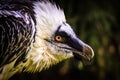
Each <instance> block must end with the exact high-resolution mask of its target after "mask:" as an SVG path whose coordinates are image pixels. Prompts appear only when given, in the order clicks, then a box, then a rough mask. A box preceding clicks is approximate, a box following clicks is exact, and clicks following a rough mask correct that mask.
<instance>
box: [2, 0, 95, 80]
mask: <svg viewBox="0 0 120 80" xmlns="http://www.w3.org/2000/svg"><path fill="white" fill-rule="evenodd" d="M93 56H94V52H93V49H92V48H91V47H90V46H89V45H87V44H85V43H84V42H82V41H81V40H80V39H79V38H78V37H77V36H76V34H75V32H74V31H73V29H72V28H71V26H70V25H69V24H68V23H67V22H66V19H65V15H64V12H63V10H62V9H60V7H59V6H58V5H56V4H55V3H54V2H50V1H48V0H36V1H35V0H34V1H33V0H1V2H0V80H8V79H9V78H10V77H11V76H13V75H14V74H15V73H19V72H32V73H34V72H40V71H41V70H44V69H47V68H49V67H50V66H52V65H55V64H57V63H59V62H60V61H62V60H65V59H68V58H71V57H75V58H77V59H84V60H86V61H90V60H91V59H92V58H93Z"/></svg>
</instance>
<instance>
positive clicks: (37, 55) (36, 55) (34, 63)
mask: <svg viewBox="0 0 120 80" xmlns="http://www.w3.org/2000/svg"><path fill="white" fill-rule="evenodd" d="M37 39H39V38H37V37H36V42H35V43H33V44H32V45H31V50H30V52H29V53H28V55H27V56H26V59H27V61H26V62H25V63H24V66H25V67H26V69H25V71H28V72H36V71H39V72H40V71H41V70H43V69H47V68H49V67H50V66H51V65H53V64H56V63H58V62H59V61H60V59H57V58H56V55H53V54H51V53H52V52H51V51H50V50H49V49H48V48H47V47H46V46H47V45H45V44H43V43H45V42H44V40H37Z"/></svg>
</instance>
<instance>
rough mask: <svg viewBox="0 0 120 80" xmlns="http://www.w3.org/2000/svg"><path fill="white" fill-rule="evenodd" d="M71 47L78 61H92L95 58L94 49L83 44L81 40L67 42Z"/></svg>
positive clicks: (72, 39) (75, 39)
mask: <svg viewBox="0 0 120 80" xmlns="http://www.w3.org/2000/svg"><path fill="white" fill-rule="evenodd" d="M67 42H68V43H69V44H68V45H69V46H70V47H72V49H73V50H72V51H73V55H74V57H75V58H76V59H78V60H81V59H82V60H85V61H90V60H91V59H92V58H93V57H94V51H93V49H92V48H91V47H90V46H89V45H87V44H85V43H84V42H82V41H81V40H80V39H78V38H77V37H76V38H71V39H69V40H68V41H67Z"/></svg>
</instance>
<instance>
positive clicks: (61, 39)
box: [55, 35, 63, 42]
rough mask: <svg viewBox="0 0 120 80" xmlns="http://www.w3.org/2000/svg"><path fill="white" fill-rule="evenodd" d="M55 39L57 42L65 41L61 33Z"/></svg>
mask: <svg viewBox="0 0 120 80" xmlns="http://www.w3.org/2000/svg"><path fill="white" fill-rule="evenodd" d="M55 41H57V42H63V38H62V37H61V36H59V35H57V36H55Z"/></svg>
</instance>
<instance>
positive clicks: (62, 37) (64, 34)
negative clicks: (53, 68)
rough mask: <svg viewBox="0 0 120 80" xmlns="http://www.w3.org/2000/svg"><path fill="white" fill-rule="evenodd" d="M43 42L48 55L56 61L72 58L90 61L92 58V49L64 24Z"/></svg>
mask: <svg viewBox="0 0 120 80" xmlns="http://www.w3.org/2000/svg"><path fill="white" fill-rule="evenodd" d="M44 40H45V42H46V46H47V47H48V49H49V50H50V54H51V55H53V56H54V58H56V59H58V61H61V60H63V59H67V58H70V57H73V56H74V57H75V58H77V59H79V60H81V59H83V60H86V61H90V60H91V59H92V58H93V56H94V52H93V50H92V48H91V47H90V46H89V45H87V44H85V43H84V42H82V41H81V40H80V39H79V38H77V36H76V34H75V33H74V31H73V29H72V28H71V27H70V25H69V24H67V23H66V22H63V23H62V24H61V25H59V27H58V28H57V29H56V30H55V31H54V34H52V35H51V37H50V38H49V39H44Z"/></svg>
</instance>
